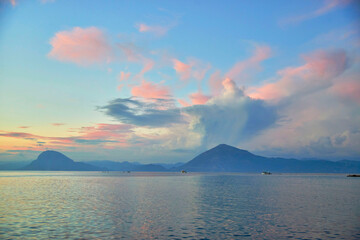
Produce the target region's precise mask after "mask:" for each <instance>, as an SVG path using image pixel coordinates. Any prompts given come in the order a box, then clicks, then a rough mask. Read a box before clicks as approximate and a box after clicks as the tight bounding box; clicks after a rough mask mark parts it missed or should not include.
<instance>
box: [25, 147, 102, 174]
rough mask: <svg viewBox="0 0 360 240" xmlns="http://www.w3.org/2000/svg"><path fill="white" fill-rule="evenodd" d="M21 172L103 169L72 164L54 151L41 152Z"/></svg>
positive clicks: (65, 157)
mask: <svg viewBox="0 0 360 240" xmlns="http://www.w3.org/2000/svg"><path fill="white" fill-rule="evenodd" d="M21 170H41V171H102V170H105V169H104V168H100V167H96V166H93V165H90V164H87V163H82V162H74V161H73V160H72V159H70V158H68V157H67V156H65V155H64V154H62V153H59V152H56V151H45V152H42V153H41V154H40V155H39V156H38V158H37V159H36V160H34V161H32V162H31V163H30V164H29V165H27V166H25V167H23V168H22V169H21Z"/></svg>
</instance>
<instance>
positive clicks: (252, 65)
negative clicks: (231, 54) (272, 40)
mask: <svg viewBox="0 0 360 240" xmlns="http://www.w3.org/2000/svg"><path fill="white" fill-rule="evenodd" d="M270 56H271V49H270V47H268V46H256V48H255V51H254V54H253V55H252V56H251V57H250V58H248V59H246V60H244V61H240V62H237V63H236V64H235V65H234V66H233V67H232V68H231V69H230V70H229V71H228V72H227V73H226V74H225V77H229V78H231V79H238V80H240V81H242V82H244V81H246V78H247V73H248V72H249V71H253V70H258V69H260V63H261V62H262V61H264V60H266V59H268V58H269V57H270Z"/></svg>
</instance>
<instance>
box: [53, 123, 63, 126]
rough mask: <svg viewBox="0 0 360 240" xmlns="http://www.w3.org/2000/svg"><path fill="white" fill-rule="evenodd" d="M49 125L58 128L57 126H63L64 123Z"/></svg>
mask: <svg viewBox="0 0 360 240" xmlns="http://www.w3.org/2000/svg"><path fill="white" fill-rule="evenodd" d="M51 125H53V126H55V127H59V126H63V125H65V123H52V124H51Z"/></svg>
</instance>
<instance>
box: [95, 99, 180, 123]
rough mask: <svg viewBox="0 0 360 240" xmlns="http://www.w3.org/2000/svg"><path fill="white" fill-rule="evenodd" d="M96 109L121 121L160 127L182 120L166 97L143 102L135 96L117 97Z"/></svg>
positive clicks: (176, 109)
mask: <svg viewBox="0 0 360 240" xmlns="http://www.w3.org/2000/svg"><path fill="white" fill-rule="evenodd" d="M98 109H99V110H104V111H105V114H106V115H108V116H111V117H113V118H115V119H117V120H119V121H121V122H122V123H128V124H134V125H137V126H154V127H160V126H168V125H171V124H173V123H180V122H183V119H182V115H181V112H180V110H179V109H178V108H175V106H174V104H173V101H172V100H167V99H153V101H152V102H143V101H140V100H137V99H135V98H117V99H114V100H112V101H110V102H109V104H108V105H106V106H103V107H99V108H98Z"/></svg>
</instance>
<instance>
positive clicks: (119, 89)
mask: <svg viewBox="0 0 360 240" xmlns="http://www.w3.org/2000/svg"><path fill="white" fill-rule="evenodd" d="M123 87H124V84H119V85H118V86H117V87H116V89H117V90H118V91H121V90H122V88H123Z"/></svg>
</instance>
